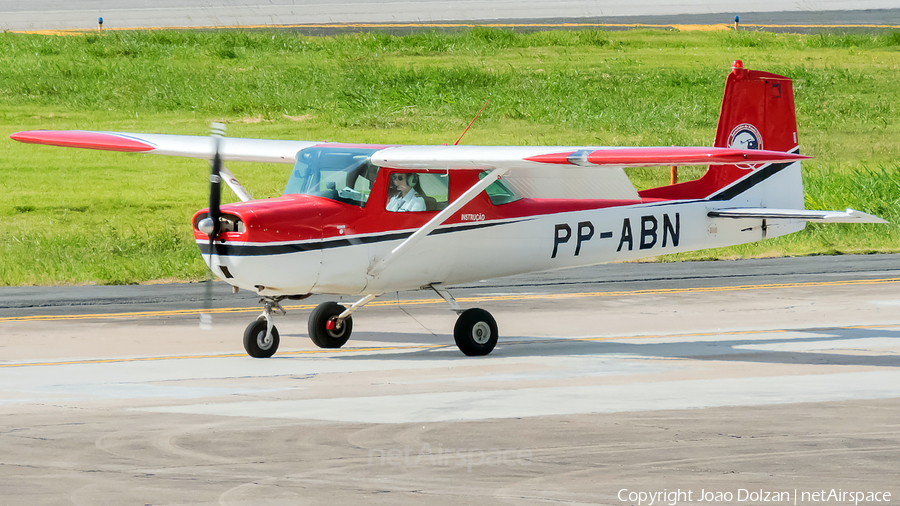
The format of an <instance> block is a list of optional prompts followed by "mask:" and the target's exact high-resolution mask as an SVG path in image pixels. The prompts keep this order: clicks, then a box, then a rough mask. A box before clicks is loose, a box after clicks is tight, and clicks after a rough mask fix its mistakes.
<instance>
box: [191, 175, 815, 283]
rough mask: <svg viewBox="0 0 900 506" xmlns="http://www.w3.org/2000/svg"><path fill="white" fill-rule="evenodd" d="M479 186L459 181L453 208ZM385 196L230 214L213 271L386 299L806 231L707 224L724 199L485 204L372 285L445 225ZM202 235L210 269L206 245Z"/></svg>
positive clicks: (471, 207)
mask: <svg viewBox="0 0 900 506" xmlns="http://www.w3.org/2000/svg"><path fill="white" fill-rule="evenodd" d="M385 172H387V171H385ZM798 172H799V164H796V166H795V167H790V168H788V170H783V171H781V172H779V173H778V174H774V175H773V176H772V177H773V178H775V180H773V181H769V183H770V184H768V185H767V186H768V187H770V188H771V187H778V186H779V185H778V182H777V179H778V178H781V179H785V180H786V181H787V180H788V179H789V178H796V177H799V174H795V173H798ZM477 175H478V171H471V173H470V172H469V171H457V172H455V173H454V174H453V176H454V177H453V178H452V179H451V180H450V185H449V187H450V197H451V199H452V198H453V196H454V195H455V194H459V193H461V192H462V191H464V190H465V189H466V188H468V187H469V186H471V184H472V183H473V181H477ZM382 177H386V174H385V175H384V176H382V175H380V176H379V179H381V178H382ZM382 186H386V185H382ZM382 186H380V185H379V184H375V185H374V186H373V188H372V193H371V196H370V197H369V200H368V203H367V205H366V206H365V207H364V208H361V207H358V206H353V205H348V204H346V203H342V202H337V201H334V200H330V199H327V198H323V197H316V196H310V195H285V196H283V197H279V198H277V199H266V200H260V201H250V202H245V203H239V204H233V205H227V206H223V208H222V212H223V213H225V214H232V215H236V216H239V217H240V218H241V220H242V221H243V224H244V232H243V233H239V232H225V233H223V234H222V235H221V236H220V238H219V239H218V240H216V243H215V248H214V250H215V253H216V254H215V255H214V258H213V259H212V265H213V267H214V268H213V272H215V273H216V274H217V275H218V276H219V277H221V278H223V279H225V280H226V281H227V282H229V283H231V284H233V285H235V286H239V287H241V288H245V289H249V290H255V291H258V292H259V293H260V294H261V295H268V296H277V295H300V294H307V293H329V294H344V295H357V294H380V293H385V292H391V291H397V290H408V289H416V288H420V287H422V286H427V285H429V284H432V283H442V284H444V285H453V284H460V283H468V282H473V281H478V280H481V279H485V278H493V277H500V276H508V275H514V274H521V273H526V272H534V271H545V270H553V269H562V268H567V267H577V266H584V265H594V264H599V263H607V262H616V261H623V260H635V259H640V258H646V257H652V256H657V255H663V254H668V253H676V252H682V251H690V250H697V249H705V248H714V247H721V246H728V245H734V244H742V243H747V242H753V241H757V240H760V239H763V238H766V237H775V236H777V235H783V234H786V233H790V232H794V231H797V230H800V229H802V228H803V226H804V222H802V221H795V220H768V222H766V223H764V222H763V221H761V220H760V221H759V222H758V223H757V224H755V225H754V224H748V222H747V221H746V220H729V219H723V218H711V217H709V216H708V213H709V212H710V211H712V210H715V209H719V208H721V207H722V206H723V205H724V204H725V203H724V202H721V201H716V200H706V199H704V200H662V199H640V198H639V199H636V200H566V199H520V200H517V201H514V202H510V203H506V204H501V205H495V204H492V203H491V201H490V199H489V198H488V196H487V195H485V194H484V193H482V194H481V195H479V197H477V198H475V199H474V200H473V201H471V202H470V203H469V204H467V205H466V206H464V207H463V208H462V209H461V210H460V211H459V212H458V213H455V214H454V215H453V216H452V217H451V218H450V219H448V220H447V221H446V222H445V223H444V224H443V225H441V226H440V227H438V228H437V229H436V230H435V231H433V232H432V233H431V234H429V235H428V237H426V238H425V239H423V240H422V241H421V242H420V243H419V244H417V245H416V248H415V252H414V253H411V254H409V255H406V256H404V257H402V258H400V259H399V260H398V261H397V262H396V263H393V264H392V265H390V266H389V267H387V268H386V269H385V270H384V271H383V272H381V273H379V274H378V275H376V276H372V275H370V274H369V271H370V270H371V268H372V266H373V265H374V264H375V263H377V261H378V260H379V259H381V258H384V257H385V256H386V255H388V254H389V253H390V252H391V251H392V250H393V249H394V248H395V247H396V246H397V245H399V244H400V243H401V242H402V241H403V240H405V239H406V238H408V237H409V236H410V235H412V233H413V232H415V230H417V229H418V228H419V227H421V226H422V225H423V224H424V223H426V222H427V221H428V220H429V219H430V218H432V217H433V216H435V214H436V211H430V212H418V213H415V212H410V213H392V212H388V211H386V210H385V204H384V202H386V201H387V195H386V194H385V193H384V192H383V191H382V190H383V188H382ZM785 186H787V185H785ZM767 193H771V192H767ZM765 198H766V197H765V195H762V194H757V193H754V191H753V189H752V188H750V189H749V190H748V191H747V192H746V194H745V195H743V202H745V203H746V205H760V202H761V200H763V199H765ZM727 205H728V206H733V205H734V202H733V201H731V202H729V203H727ZM199 215H200V214H199V213H198V216H199ZM195 233H196V234H197V237H196V238H197V242H198V245H199V246H200V247H201V250H202V251H203V252H204V258H205V259H206V260H207V262H209V261H210V259H209V255H208V251H209V245H208V239H207V238H206V237H205V236H203V235H202V234H201V233H199V232H196V231H195ZM223 266H224V269H223V268H222V267H223ZM229 276H230V277H229Z"/></svg>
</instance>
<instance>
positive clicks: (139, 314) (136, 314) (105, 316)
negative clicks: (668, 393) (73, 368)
mask: <svg viewBox="0 0 900 506" xmlns="http://www.w3.org/2000/svg"><path fill="white" fill-rule="evenodd" d="M898 282H900V278H883V279H854V280H846V281H812V282H808V283H771V284H761V285H738V286H713V287H701V288H655V289H647V290H628V291H614V292H579V293H559V294H549V293H548V294H510V295H486V296H481V297H460V298H457V299H456V300H457V302H462V303H467V302H498V301H521V300H554V299H578V298H585V297H630V296H635V295H673V294H683V293H708V292H734V291H743V290H774V289H783V288H809V287H820V286H821V287H825V286H858V285H881V284H887V283H898ZM441 303H444V300H443V299H417V300H376V301H373V302H370V303H369V304H368V305H369V306H418V305H425V304H441ZM283 307H284V309H295V310H307V309H313V308H315V307H316V305H315V304H295V305H290V304H288V305H284V306H283ZM260 311H261V309H260V308H259V307H232V308H218V309H173V310H167V311H133V312H125V313H95V314H80V315H30V316H7V317H2V318H0V323H2V322H23V321H67V320H109V319H124V318H148V317H169V316H192V315H200V314H203V313H207V314H228V313H258V312H260Z"/></svg>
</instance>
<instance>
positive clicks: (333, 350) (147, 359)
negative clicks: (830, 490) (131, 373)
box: [0, 324, 900, 369]
mask: <svg viewBox="0 0 900 506" xmlns="http://www.w3.org/2000/svg"><path fill="white" fill-rule="evenodd" d="M890 327H900V324H881V325H853V326H846V327H827V328H824V327H822V328H813V329H767V330H766V329H764V330H736V331H724V332H692V333H687V334H655V335H636V336H609V337H572V338H559V339H540V340H519V341H511V342H505V343H503V344H504V345H513V344H528V343H538V342H541V343H545V342H548V341H580V342H597V341H624V340H631V339H660V338H666V339H676V340H677V339H685V338H691V337H708V336H733V335H748V334H780V333H785V332H803V331H809V330H817V331H821V330H828V329H872V328H890ZM448 346H451V345H448V344H410V345H401V346H367V347H359V348H352V347H351V348H328V349H315V350H298V351H281V352H278V356H279V357H283V356H285V355H313V354H315V355H322V354H325V355H337V354H345V353H356V352H381V351H397V350H424V349H435V348H446V347H448ZM246 356H247V355H246V354H245V353H221V354H207V355H169V356H160V357H123V358H99V359H82V360H58V361H46V362H17V363H9V364H0V369H3V368H13V367H46V366H60V365H86V364H115V363H126V362H156V361H160V360H189V359H201V358H238V357H246ZM269 360H274V359H269Z"/></svg>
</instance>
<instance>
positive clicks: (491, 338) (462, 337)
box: [453, 308, 500, 357]
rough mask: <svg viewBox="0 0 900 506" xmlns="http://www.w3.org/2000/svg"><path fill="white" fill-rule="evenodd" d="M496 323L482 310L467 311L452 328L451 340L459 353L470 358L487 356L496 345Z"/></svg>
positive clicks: (489, 314)
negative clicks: (454, 342)
mask: <svg viewBox="0 0 900 506" xmlns="http://www.w3.org/2000/svg"><path fill="white" fill-rule="evenodd" d="M499 337H500V335H499V334H498V333H497V322H496V321H494V317H493V316H491V313H488V312H487V311H485V310H484V309H478V308H472V309H467V310H465V311H464V312H463V314H461V315H459V319H457V320H456V326H455V327H453V339H454V340H455V341H456V346H457V347H458V348H459V351H461V352H463V353H465V354H466V355H468V356H470V357H477V356H481V355H487V354H488V353H490V352H491V351H492V350H493V349H494V346H496V345H497V339H498V338H499Z"/></svg>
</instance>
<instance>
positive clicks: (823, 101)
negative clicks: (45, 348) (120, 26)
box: [0, 28, 900, 285]
mask: <svg viewBox="0 0 900 506" xmlns="http://www.w3.org/2000/svg"><path fill="white" fill-rule="evenodd" d="M734 59H742V60H744V63H745V66H747V67H749V68H754V69H760V70H766V71H770V72H776V73H779V74H782V75H786V76H789V77H791V78H793V79H794V87H795V97H796V103H797V114H798V123H799V131H800V145H801V151H802V152H803V153H804V154H809V155H812V156H814V157H816V158H815V159H814V160H812V161H809V162H805V163H804V177H805V183H806V192H807V195H806V202H807V207H808V208H811V209H843V208H845V207H848V206H849V207H853V208H855V209H860V210H863V211H866V212H871V213H875V214H877V215H879V216H882V217H883V218H885V219H887V220H889V221H891V222H892V224H891V225H887V226H884V225H882V226H876V225H855V226H850V225H829V226H820V225H810V226H809V227H808V228H807V230H805V231H804V232H802V233H799V234H794V235H791V236H787V237H783V238H778V239H775V240H771V241H765V242H762V243H757V244H751V245H745V246H739V247H733V248H725V249H722V250H710V251H703V252H696V253H690V254H681V255H676V256H674V257H665V258H663V259H662V260H672V259H688V258H690V259H698V258H703V259H711V258H736V257H754V256H775V255H808V254H834V253H851V252H852V253H863V252H879V251H898V250H900V121H898V119H900V118H898V112H900V111H898V107H900V106H898V105H897V104H900V86H898V85H897V82H898V79H900V32H891V33H885V34H879V35H845V34H831V35H829V34H819V35H797V34H772V33H764V32H683V33H682V32H676V31H663V30H634V31H627V32H604V31H601V30H585V31H570V32H536V33H530V34H517V33H513V32H509V31H502V30H494V29H483V28H478V29H473V30H470V31H466V32H460V33H452V34H442V33H434V32H432V33H421V34H415V35H408V36H402V37H395V36H389V35H385V34H380V33H370V34H359V35H343V36H338V37H303V36H298V35H293V34H289V33H284V32H278V33H265V32H240V31H223V32H185V31H153V32H110V33H106V34H104V35H102V36H100V35H93V34H92V35H81V36H71V37H51V36H38V35H20V34H9V33H3V34H0V152H2V154H3V156H0V171H2V174H3V175H4V177H3V178H2V179H0V191H2V193H3V199H2V200H0V217H2V220H3V224H4V229H5V230H4V233H3V235H2V239H0V285H28V284H58V283H133V282H145V281H151V280H160V279H163V280H186V279H197V278H201V277H203V276H204V272H205V266H204V265H203V262H202V261H201V260H200V258H199V254H198V252H197V250H196V247H195V246H194V243H193V239H192V236H191V233H190V226H189V220H190V217H191V215H192V214H193V213H194V211H196V210H197V209H199V208H201V207H204V206H205V201H206V198H207V196H206V191H207V187H206V182H205V181H206V174H207V172H208V165H207V164H206V163H205V162H203V161H198V160H185V159H177V158H168V157H151V156H141V155H127V154H119V153H108V152H95V151H86V150H66V149H61V148H50V147H40V146H33V145H24V144H19V143H16V142H13V141H11V140H9V134H11V133H13V132H16V131H20V130H30V129H85V130H111V131H125V132H128V131H131V132H154V133H177V134H191V135H205V134H206V133H207V132H208V128H209V123H210V121H223V122H225V123H226V124H227V125H228V135H229V136H239V137H256V138H278V139H305V140H331V141H347V142H389V143H435V144H440V143H446V142H453V141H454V140H455V139H456V137H458V136H459V134H460V133H461V132H462V130H463V129H464V128H465V125H466V124H467V123H468V121H469V120H470V119H471V117H472V115H474V113H475V112H476V111H477V110H478V109H479V108H480V107H481V105H482V104H484V102H485V101H486V100H488V99H490V100H491V102H490V105H489V107H488V108H487V109H486V110H485V111H484V113H483V114H482V116H481V117H480V118H479V120H478V122H477V123H476V124H475V126H474V127H473V129H472V131H470V132H469V134H468V135H467V137H466V138H465V140H464V142H465V143H469V144H544V145H547V144H560V145H712V142H713V138H714V135H715V125H716V120H717V117H718V108H719V105H720V101H721V96H722V88H723V86H724V80H725V76H726V74H727V72H728V70H729V68H730V64H731V61H732V60H734ZM229 167H230V168H231V169H232V171H233V172H235V174H236V175H238V177H239V178H240V179H241V181H242V182H243V183H244V185H245V186H246V187H247V188H248V189H250V191H251V192H252V193H253V194H254V196H257V197H265V196H275V195H278V194H280V192H281V190H282V188H283V185H284V182H285V180H286V176H287V171H288V167H287V166H272V165H262V164H258V165H253V164H230V165H229ZM699 173H700V172H699V169H693V170H683V171H682V177H683V178H684V177H691V176H698V175H699ZM633 176H634V177H635V179H636V182H637V186H639V187H649V186H653V185H659V184H664V183H665V181H666V180H667V178H668V170H665V169H663V170H654V169H641V170H636V171H634V173H633ZM224 196H225V198H226V199H233V196H232V195H231V194H230V192H228V191H227V190H226V192H225V193H224Z"/></svg>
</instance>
